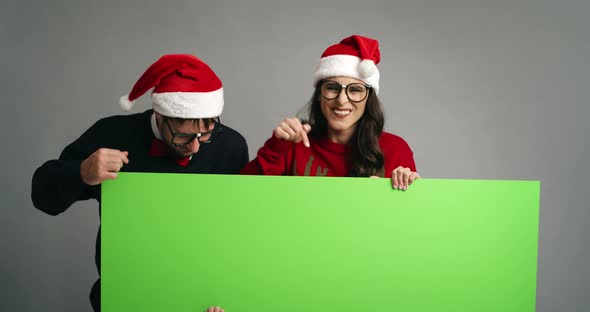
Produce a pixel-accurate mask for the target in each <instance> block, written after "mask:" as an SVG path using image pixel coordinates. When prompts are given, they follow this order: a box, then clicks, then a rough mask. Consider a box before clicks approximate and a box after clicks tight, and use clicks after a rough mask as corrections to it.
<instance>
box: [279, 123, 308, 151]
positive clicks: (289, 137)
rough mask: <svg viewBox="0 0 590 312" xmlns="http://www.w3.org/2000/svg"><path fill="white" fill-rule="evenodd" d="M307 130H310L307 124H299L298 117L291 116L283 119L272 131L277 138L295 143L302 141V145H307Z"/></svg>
mask: <svg viewBox="0 0 590 312" xmlns="http://www.w3.org/2000/svg"><path fill="white" fill-rule="evenodd" d="M309 131H311V126H310V125H309V124H301V121H300V120H299V119H298V118H295V117H291V118H285V119H283V121H281V123H280V124H279V125H278V126H277V127H276V128H275V130H274V132H273V133H274V136H275V137H276V138H277V139H283V140H285V141H291V142H295V143H299V142H301V141H303V145H305V146H306V147H309V138H308V137H307V134H308V133H309Z"/></svg>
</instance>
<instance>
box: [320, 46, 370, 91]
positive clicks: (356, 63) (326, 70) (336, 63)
mask: <svg viewBox="0 0 590 312" xmlns="http://www.w3.org/2000/svg"><path fill="white" fill-rule="evenodd" d="M367 63H368V64H367ZM371 63H372V65H373V66H371ZM336 76H347V77H353V78H356V79H359V80H362V81H364V82H365V83H366V84H368V85H370V86H371V87H372V88H373V89H375V93H376V94H378V93H379V69H377V66H375V63H374V62H373V61H371V60H363V62H361V59H360V58H358V57H356V56H353V55H346V54H337V55H330V56H326V57H322V58H321V59H320V63H319V64H318V66H317V67H316V70H315V72H314V74H313V84H314V85H315V84H316V83H317V82H318V81H319V80H321V79H324V78H330V77H336Z"/></svg>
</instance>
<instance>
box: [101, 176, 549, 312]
mask: <svg viewBox="0 0 590 312" xmlns="http://www.w3.org/2000/svg"><path fill="white" fill-rule="evenodd" d="M539 191H540V183H539V182H538V181H486V180H433V179H420V180H417V181H416V182H415V183H414V184H413V185H412V186H410V188H409V190H408V191H405V192H403V191H399V190H394V189H392V187H391V181H390V180H389V179H369V178H329V177H277V176H230V175H194V174H193V175H190V174H153V173H151V174H148V173H121V174H120V175H119V177H118V178H117V179H116V180H112V181H107V182H104V183H103V185H102V258H101V262H102V268H101V271H102V272H101V276H102V278H101V279H102V285H101V289H102V310H103V311H104V312H119V311H125V312H127V311H142V312H150V311H178V312H185V311H186V312H188V311H205V309H206V308H207V307H208V306H212V305H218V306H221V307H223V308H224V309H225V311H226V312H245V311H248V312H254V311H260V312H265V311H269V312H270V311H283V312H287V311H297V312H300V311H366V310H380V311H412V312H413V311H455V312H458V311H470V312H471V311H518V312H525V311H534V310H535V290H536V271H537V238H538V220H539Z"/></svg>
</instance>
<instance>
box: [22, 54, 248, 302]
mask: <svg viewBox="0 0 590 312" xmlns="http://www.w3.org/2000/svg"><path fill="white" fill-rule="evenodd" d="M152 88H154V91H153V93H152V107H153V110H151V109H150V110H147V111H145V112H143V113H138V114H132V115H126V116H112V117H107V118H104V119H101V120H99V121H98V122H96V123H95V124H94V125H93V126H92V127H90V129H88V130H87V131H86V132H84V134H82V136H81V137H80V138H78V139H77V140H76V141H74V142H73V143H71V144H70V145H68V146H67V147H66V148H65V149H64V150H63V152H62V153H61V155H60V157H59V159H55V160H49V161H47V162H46V163H44V164H43V165H42V166H41V167H39V168H38V169H37V170H36V171H35V174H34V176H33V183H32V194H31V197H32V200H33V203H34V205H35V207H36V208H37V209H39V210H41V211H43V212H45V213H48V214H50V215H57V214H60V213H62V212H64V211H65V210H66V209H68V207H70V206H71V205H72V204H73V203H74V202H76V201H79V200H86V199H90V198H94V199H96V200H97V201H98V202H99V214H100V199H101V197H100V184H101V183H102V182H103V181H105V180H109V179H115V178H117V174H118V172H124V171H127V172H163V173H216V174H234V173H238V172H239V171H240V169H241V168H242V167H244V165H245V164H246V163H247V162H248V147H247V145H246V141H245V140H244V138H243V137H242V135H240V134H239V133H238V132H236V131H235V130H233V129H231V128H229V127H228V126H226V125H223V124H221V122H220V119H219V116H220V115H221V112H222V110H223V88H222V85H221V81H220V80H219V78H218V77H217V75H215V73H214V72H213V70H211V68H209V66H208V65H207V64H205V63H204V62H203V61H201V60H200V59H198V58H197V57H195V56H192V55H186V54H174V55H164V56H162V57H161V58H160V59H159V60H157V61H156V62H155V63H154V64H152V65H151V66H150V67H149V68H148V69H147V70H146V71H145V73H144V74H143V75H142V76H141V77H140V78H139V80H138V81H137V83H136V84H135V85H134V87H133V89H132V90H131V93H130V94H129V95H128V96H124V97H122V98H121V105H122V107H123V108H124V109H125V110H129V109H130V108H131V107H132V106H133V104H134V101H135V100H136V99H137V98H138V97H140V96H142V95H143V94H144V93H146V92H147V91H149V90H150V89H152ZM95 259H96V266H97V268H98V273H99V279H98V280H97V281H96V283H95V284H94V285H93V287H92V290H91V292H90V301H91V304H92V307H93V308H94V310H95V311H100V228H99V230H98V236H97V243H96V258H95Z"/></svg>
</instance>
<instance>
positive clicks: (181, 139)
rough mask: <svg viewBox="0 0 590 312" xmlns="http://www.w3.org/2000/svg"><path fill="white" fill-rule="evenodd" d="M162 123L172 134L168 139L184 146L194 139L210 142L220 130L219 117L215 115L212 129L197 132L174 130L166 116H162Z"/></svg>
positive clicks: (174, 143)
mask: <svg viewBox="0 0 590 312" xmlns="http://www.w3.org/2000/svg"><path fill="white" fill-rule="evenodd" d="M164 123H165V124H166V126H167V127H168V130H169V131H170V134H172V138H171V139H170V143H172V145H174V146H181V147H182V146H186V145H188V144H190V143H191V142H193V141H194V140H195V139H197V140H198V141H199V144H207V143H211V141H213V139H215V138H216V137H217V136H218V135H219V133H220V132H221V129H222V127H221V119H220V118H219V117H216V118H215V120H214V123H215V125H214V126H213V129H211V130H209V131H205V132H198V133H182V132H174V130H172V127H171V126H170V123H169V122H168V118H164Z"/></svg>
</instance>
